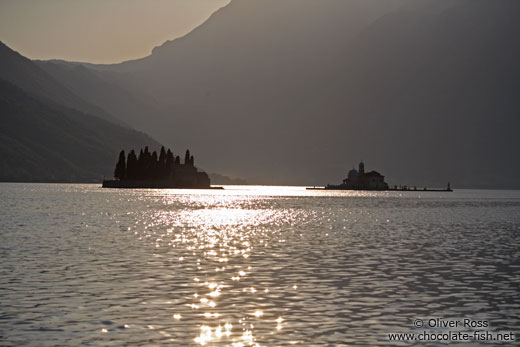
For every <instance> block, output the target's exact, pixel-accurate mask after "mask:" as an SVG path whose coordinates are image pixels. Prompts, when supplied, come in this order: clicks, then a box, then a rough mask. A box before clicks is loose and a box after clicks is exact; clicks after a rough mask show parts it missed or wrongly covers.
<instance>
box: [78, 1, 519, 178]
mask: <svg viewBox="0 0 520 347" xmlns="http://www.w3.org/2000/svg"><path fill="white" fill-rule="evenodd" d="M519 10H520V2H518V1H516V0H496V1H487V0H451V1H445V2H439V1H435V0H413V1H400V0H389V1H384V2H383V1H376V0H373V1H371V0H368V1H367V0H322V1H314V0H233V1H231V3H230V4H229V5H228V6H226V7H225V8H223V9H221V10H219V11H217V12H216V13H215V14H214V15H213V16H212V17H211V18H210V19H209V20H208V21H207V22H205V23H204V24H203V25H201V26H200V27H198V28H197V29H195V30H194V31H193V32H191V33H190V34H188V35H186V36H185V37H182V38H180V39H176V40H173V41H169V42H166V43H165V44H163V45H162V46H160V47H157V48H155V49H154V50H153V52H152V54H151V55H150V56H148V57H145V58H143V59H139V60H135V61H129V62H125V63H122V64H116V65H103V66H95V65H88V68H89V69H93V70H97V72H99V73H100V74H101V75H103V76H105V78H107V79H111V81H113V83H115V84H117V85H119V86H121V87H124V88H126V89H127V90H131V92H132V93H135V94H147V95H153V98H154V100H156V102H157V104H158V107H159V108H161V109H162V110H165V113H163V114H161V115H158V116H156V118H155V119H154V121H153V122H151V124H150V127H149V128H147V131H150V133H152V134H153V135H154V136H156V137H157V138H158V139H160V140H161V141H163V142H165V143H168V144H171V143H169V142H168V141H170V140H171V139H175V140H176V141H178V142H179V143H182V144H184V145H185V146H188V147H190V148H193V150H194V151H196V152H197V153H200V155H199V160H200V161H201V162H203V163H204V166H205V167H206V168H207V169H208V170H211V171H218V172H222V173H225V174H228V175H232V176H240V177H244V178H247V179H248V181H249V182H259V183H286V184H324V183H333V182H339V181H340V180H341V179H342V178H343V177H344V176H345V175H346V172H347V171H348V169H349V168H350V167H351V166H352V165H355V164H357V163H358V162H359V161H360V160H361V159H363V160H365V162H366V165H367V168H368V169H369V170H370V169H376V170H378V171H381V172H382V173H383V174H385V175H386V176H387V181H389V183H390V184H408V185H417V186H423V185H428V186H445V184H446V183H447V181H451V183H452V185H453V186H454V187H509V188H519V187H520V183H519V181H518V179H517V177H519V174H520V163H519V161H518V160H517V159H516V151H517V150H518V149H519V148H520V143H519V138H518V137H517V135H516V133H517V132H518V129H520V127H519V120H518V117H517V115H518V113H519V111H520V99H519V98H517V96H516V93H517V91H518V90H519V87H520V85H519V83H520V78H519V77H520V65H519V64H517V63H516V62H517V61H520V48H519V47H520V46H519V45H518V44H517V43H516V37H515V33H517V32H520V27H519V26H520V22H518V21H517V20H516V18H515V14H516V13H519ZM111 76H112V77H111ZM114 76H117V78H115V77H114ZM152 113H154V112H152ZM146 117H148V115H147V116H146ZM125 121H126V120H125ZM133 121H134V120H132V122H133ZM132 122H130V124H132ZM173 145H175V144H173Z"/></svg>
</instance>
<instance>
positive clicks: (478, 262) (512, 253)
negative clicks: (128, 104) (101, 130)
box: [0, 183, 520, 346]
mask: <svg viewBox="0 0 520 347" xmlns="http://www.w3.org/2000/svg"><path fill="white" fill-rule="evenodd" d="M0 195H1V196H2V199H1V200H0V215H1V218H0V257H1V259H2V262H1V264H2V265H1V267H0V274H1V276H0V307H1V310H0V344H1V345H8V346H9V345H20V344H24V345H35V346H36V345H38V346H41V345H88V344H91V345H123V344H126V345H144V344H159V343H167V344H171V345H179V346H182V345H208V346H210V345H233V344H235V345H236V346H241V345H243V346H249V345H255V344H257V345H283V346H285V345H289V344H299V345H372V346H374V345H387V344H388V338H387V336H388V333H392V332H408V331H414V328H413V322H414V320H416V319H418V318H421V319H428V318H431V317H441V318H446V319H449V318H451V319H454V318H464V317H466V318H470V319H475V320H488V321H489V322H490V325H491V327H490V328H489V329H488V330H491V331H495V332H498V331H515V332H516V333H517V335H518V330H519V329H518V328H519V327H520V324H519V323H520V319H519V318H518V317H520V260H519V259H520V191H483V190H458V191H455V192H454V193H421V192H405V193H403V192H373V193H371V192H370V193H369V192H326V191H306V190H305V189H304V188H299V187H226V190H214V191H202V190H201V191H197V190H111V189H101V188H100V187H99V185H66V184H3V183H2V184H0ZM408 345H411V343H410V344H408Z"/></svg>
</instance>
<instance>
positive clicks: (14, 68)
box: [0, 42, 120, 122]
mask: <svg viewBox="0 0 520 347" xmlns="http://www.w3.org/2000/svg"><path fill="white" fill-rule="evenodd" d="M0 79H3V80H5V81H9V82H11V83H13V84H15V85H17V86H19V87H20V88H22V89H24V90H25V91H27V92H28V93H30V94H32V95H34V96H36V97H40V98H44V99H46V100H48V101H51V102H56V103H59V104H61V105H64V106H68V107H71V108H75V109H77V110H79V111H83V112H88V113H92V114H95V115H97V116H98V117H101V118H104V119H108V120H111V121H115V122H120V120H118V119H116V118H114V117H113V116H112V115H110V114H108V113H107V112H106V111H105V110H103V109H101V108H100V107H97V106H94V105H93V104H91V103H89V102H88V101H85V99H84V98H82V97H81V96H79V95H78V94H75V93H74V92H72V91H71V90H69V89H68V88H66V87H65V86H63V85H62V84H60V83H59V82H58V81H57V80H56V79H55V78H54V77H53V76H52V74H49V73H47V72H46V71H44V70H43V69H42V68H40V67H39V66H38V65H37V64H36V63H35V62H33V61H31V60H30V59H27V58H26V57H24V56H22V55H20V54H19V53H17V52H15V51H13V50H12V49H10V48H9V47H7V46H6V45H5V44H4V43H2V42H0Z"/></svg>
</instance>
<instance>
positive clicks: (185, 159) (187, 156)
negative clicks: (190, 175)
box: [184, 149, 190, 165]
mask: <svg viewBox="0 0 520 347" xmlns="http://www.w3.org/2000/svg"><path fill="white" fill-rule="evenodd" d="M189 164H190V150H189V149H187V150H186V154H185V155H184V165H189Z"/></svg>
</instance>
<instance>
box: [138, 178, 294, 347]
mask: <svg viewBox="0 0 520 347" xmlns="http://www.w3.org/2000/svg"><path fill="white" fill-rule="evenodd" d="M260 192H261V195H260V196H259V194H258V190H255V191H251V194H238V195H237V194H219V195H215V194H211V193H210V194H186V195H182V194H180V195H179V194H178V192H176V191H161V194H160V195H159V197H158V200H159V201H158V203H162V206H163V208H159V209H155V210H154V214H153V215H152V216H150V218H144V220H145V223H143V224H144V225H142V228H139V226H136V228H135V229H136V230H143V232H142V233H140V234H138V235H139V237H140V239H142V240H146V239H149V238H152V239H153V240H154V241H153V242H154V244H155V247H156V248H158V249H161V248H163V247H167V248H169V249H172V250H175V251H174V252H173V253H172V254H175V255H176V258H175V259H176V260H177V261H178V262H179V263H182V264H183V265H182V266H184V267H185V268H186V269H189V271H190V272H191V274H192V275H191V276H190V278H191V281H186V282H185V283H184V284H183V286H184V287H185V288H186V289H187V290H188V291H189V293H187V295H186V297H185V299H184V300H185V301H186V305H184V306H185V307H187V308H188V309H189V311H183V310H182V308H180V307H179V306H174V307H173V310H175V312H174V313H172V317H173V319H174V320H175V321H182V322H184V323H183V324H189V325H192V326H193V325H196V326H198V327H199V331H198V334H197V335H196V336H194V337H193V341H194V342H195V343H196V344H198V345H201V346H206V345H211V344H214V343H224V344H227V345H233V346H258V342H257V337H256V333H255V331H256V330H258V329H260V331H261V335H266V334H280V333H282V332H281V330H282V326H283V324H286V322H285V321H284V320H283V319H282V318H281V316H280V315H279V313H280V308H277V307H276V305H274V304H273V303H270V299H269V296H270V295H273V294H272V292H271V291H270V290H269V289H268V288H267V287H263V288H258V287H257V286H252V285H251V284H252V283H254V282H251V281H252V280H254V279H255V269H254V267H253V264H254V263H253V260H252V257H253V256H254V255H255V253H254V252H255V249H257V248H259V249H260V250H261V249H262V248H265V247H267V245H268V244H269V243H272V242H273V241H275V242H280V241H283V239H282V238H281V237H280V238H276V239H275V240H273V239H272V238H273V233H272V229H270V231H271V232H270V233H265V232H264V229H266V227H267V226H270V227H272V225H281V224H282V223H285V224H290V223H291V221H293V220H296V218H298V217H301V216H297V215H296V214H295V213H294V211H292V210H286V209H285V210H283V209H282V210H273V209H272V208H270V206H269V200H270V199H271V197H269V196H268V194H273V193H276V189H273V188H272V187H269V188H264V189H260ZM275 237H276V234H275ZM186 271H188V270H186ZM291 285H293V284H292V283H286V284H284V285H283V287H284V288H287V287H289V286H291ZM280 290H285V289H280ZM273 297H275V296H273ZM269 307H271V309H272V310H274V312H268V311H266V309H264V308H269ZM197 315H198V317H199V318H197ZM273 321H274V322H275V323H276V324H273Z"/></svg>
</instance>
